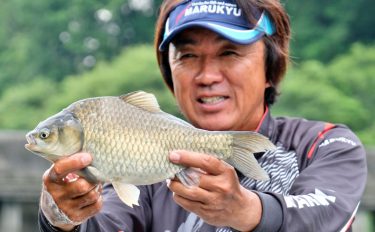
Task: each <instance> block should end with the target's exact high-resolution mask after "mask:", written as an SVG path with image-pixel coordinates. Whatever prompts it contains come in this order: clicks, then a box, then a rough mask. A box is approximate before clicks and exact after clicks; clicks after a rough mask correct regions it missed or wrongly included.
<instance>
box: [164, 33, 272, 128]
mask: <svg viewBox="0 0 375 232" xmlns="http://www.w3.org/2000/svg"><path fill="white" fill-rule="evenodd" d="M264 53H265V46H264V42H263V41H262V40H259V41H257V42H255V43H252V44H250V45H238V44H234V43H232V42H230V41H228V40H225V39H223V38H222V37H220V36H219V35H218V34H216V33H214V32H212V31H210V30H206V29H203V28H192V29H188V30H185V31H183V32H181V33H180V34H179V35H177V36H176V38H175V39H174V41H173V42H172V43H170V45H169V63H170V67H171V71H172V79H173V88H174V93H175V97H176V99H177V103H178V104H179V107H180V109H181V111H182V113H183V114H184V115H185V117H186V118H187V119H188V120H189V121H190V122H191V123H192V124H193V125H195V126H196V127H199V128H202V129H206V130H255V129H256V127H257V126H258V123H259V122H260V120H261V118H262V116H263V113H264V91H265V89H266V88H267V87H269V84H268V82H267V81H266V76H265V61H264V60H265V58H264Z"/></svg>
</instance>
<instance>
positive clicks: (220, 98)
mask: <svg viewBox="0 0 375 232" xmlns="http://www.w3.org/2000/svg"><path fill="white" fill-rule="evenodd" d="M227 98H228V97H224V96H216V97H202V98H199V99H198V101H199V102H200V103H204V104H210V105H213V104H217V103H219V102H222V101H224V100H225V99H227Z"/></svg>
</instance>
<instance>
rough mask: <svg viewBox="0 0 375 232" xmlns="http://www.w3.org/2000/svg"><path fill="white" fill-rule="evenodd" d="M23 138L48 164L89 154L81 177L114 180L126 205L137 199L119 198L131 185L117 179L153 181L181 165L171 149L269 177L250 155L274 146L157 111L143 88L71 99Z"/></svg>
mask: <svg viewBox="0 0 375 232" xmlns="http://www.w3.org/2000/svg"><path fill="white" fill-rule="evenodd" d="M43 132H44V133H46V134H44V135H43V134H42V133H43ZM26 137H27V140H28V142H29V144H26V148H27V149H29V150H30V151H32V152H35V153H37V154H39V155H41V156H43V157H44V158H46V159H49V160H51V161H52V162H53V161H56V160H58V159H59V158H60V157H62V156H67V155H71V154H73V153H76V152H79V151H85V152H88V153H90V154H92V156H93V162H92V164H91V165H90V166H89V168H88V169H87V170H85V172H84V173H83V174H82V175H84V176H85V177H87V178H88V179H91V180H92V181H107V182H112V183H113V184H114V187H115V189H116V192H117V193H119V192H120V193H121V192H122V194H119V195H120V198H121V199H122V200H123V201H124V202H126V203H127V204H136V203H135V201H136V200H135V199H133V200H131V201H129V200H128V199H123V198H122V197H121V195H124V194H128V195H129V194H130V193H129V192H128V191H125V190H124V191H125V192H126V193H123V192H124V191H123V190H121V188H122V189H125V188H128V187H129V186H127V187H124V186H122V184H120V183H124V184H125V185H129V184H131V185H144V184H153V183H157V182H160V181H163V180H165V179H168V178H172V177H174V176H175V175H176V174H177V173H181V171H183V170H184V169H185V167H182V166H179V165H175V164H173V163H171V162H170V161H169V159H168V155H169V153H170V152H171V151H173V150H190V151H196V152H202V153H207V154H211V155H214V156H216V157H217V158H219V159H222V160H225V161H227V162H228V163H229V164H231V165H233V166H235V167H236V168H237V169H238V170H240V171H241V172H242V173H243V174H244V175H246V176H249V177H251V178H255V179H259V180H265V179H267V177H268V176H267V174H266V173H265V172H264V170H263V169H261V168H260V166H259V164H258V163H257V161H256V159H255V158H254V156H253V154H252V153H255V152H262V151H265V150H270V149H273V148H274V145H273V144H272V143H271V142H270V141H269V140H268V139H267V138H265V137H264V136H262V135H260V134H258V133H255V132H235V131H228V132H223V131H206V130H202V129H198V128H195V127H193V126H192V125H190V124H189V123H187V122H185V121H183V120H181V119H179V118H177V117H174V116H172V115H170V114H167V113H165V112H163V111H161V110H160V108H159V105H158V103H157V101H156V98H155V97H154V96H153V95H152V94H148V93H145V92H142V91H138V92H133V93H130V94H127V95H124V96H120V97H98V98H90V99H84V100H81V101H78V102H75V103H73V104H71V105H70V106H69V107H67V108H66V109H64V110H63V111H61V112H60V113H58V114H56V115H54V116H52V117H50V118H48V119H47V120H45V121H43V122H41V123H40V124H39V125H38V126H37V128H36V129H34V130H33V131H31V132H29V133H28V135H27V136H26ZM44 137H45V138H44ZM48 140H50V141H48ZM121 186H122V187H121ZM133 190H134V189H133ZM124 198H126V196H124ZM134 198H137V197H136V196H134Z"/></svg>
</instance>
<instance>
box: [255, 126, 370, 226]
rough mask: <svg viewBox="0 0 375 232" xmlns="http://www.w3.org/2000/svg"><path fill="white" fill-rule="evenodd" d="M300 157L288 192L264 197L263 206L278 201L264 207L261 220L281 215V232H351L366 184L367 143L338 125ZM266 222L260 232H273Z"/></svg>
mask: <svg viewBox="0 0 375 232" xmlns="http://www.w3.org/2000/svg"><path fill="white" fill-rule="evenodd" d="M304 151H305V152H306V149H304ZM300 155H303V156H304V157H303V158H302V159H304V160H303V161H301V162H300V173H299V176H298V177H297V178H296V179H295V182H294V183H293V185H292V187H291V189H290V191H289V194H287V195H285V194H284V195H282V194H275V193H272V192H265V193H262V194H263V197H261V199H262V202H265V200H264V199H268V198H270V197H271V199H272V198H273V200H269V199H268V200H267V202H265V203H264V204H263V211H264V213H263V218H262V222H263V221H265V220H266V219H265V217H267V215H266V214H268V216H269V217H271V218H274V216H270V215H272V214H275V215H279V214H280V213H281V215H282V216H281V218H282V220H281V225H280V227H279V231H288V232H292V231H348V230H349V229H350V228H351V223H352V221H353V219H354V216H355V213H356V211H357V209H358V206H359V203H360V199H361V197H362V194H363V192H364V189H365V184H366V177H367V166H366V154H365V150H364V147H363V145H362V144H361V142H360V141H359V140H358V138H357V137H356V136H355V135H354V134H353V133H352V132H351V131H350V130H349V129H347V128H344V127H336V128H334V129H332V130H330V131H328V132H327V133H326V134H324V136H322V135H321V136H319V137H318V139H317V143H316V147H315V148H314V152H310V154H309V157H307V154H300ZM265 196H267V197H265ZM277 205H279V206H281V207H279V208H278V207H277ZM278 209H279V210H281V212H280V211H279V212H276V213H275V210H276V211H277V210H278ZM272 211H273V212H272ZM267 220H268V221H276V222H279V223H280V220H279V219H277V218H276V219H274V220H270V219H267ZM262 222H261V224H260V226H258V228H257V231H270V230H267V228H270V226H271V225H270V223H264V222H263V224H262ZM259 227H260V228H259ZM262 228H264V230H262Z"/></svg>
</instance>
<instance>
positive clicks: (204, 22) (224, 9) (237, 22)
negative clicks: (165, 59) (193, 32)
mask: <svg viewBox="0 0 375 232" xmlns="http://www.w3.org/2000/svg"><path fill="white" fill-rule="evenodd" d="M253 16H254V17H255V19H256V20H257V23H256V24H255V25H254V24H251V23H250V22H249V21H248V20H247V18H246V16H245V15H244V14H243V12H242V10H241V8H239V6H238V5H237V4H236V2H235V1H233V0H217V1H215V0H214V1H212V0H189V1H183V2H182V3H180V4H179V5H177V6H176V7H175V8H174V9H173V10H172V11H171V12H170V14H169V17H168V19H167V21H166V23H165V32H164V37H163V41H162V42H161V44H160V46H159V50H160V51H164V50H166V48H167V46H168V44H169V43H170V42H171V41H172V39H173V38H174V37H175V36H176V35H177V34H178V33H179V32H181V31H183V30H185V29H187V28H191V27H203V28H206V29H209V30H212V31H214V32H216V33H218V34H219V35H221V36H223V37H224V38H226V39H228V40H230V41H232V42H234V43H238V44H250V43H253V42H255V41H257V40H258V39H260V38H261V37H262V36H263V35H272V34H273V33H274V32H275V29H274V25H273V23H272V22H271V20H270V19H269V17H268V16H267V13H266V12H265V11H263V12H261V11H260V10H259V9H253Z"/></svg>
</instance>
